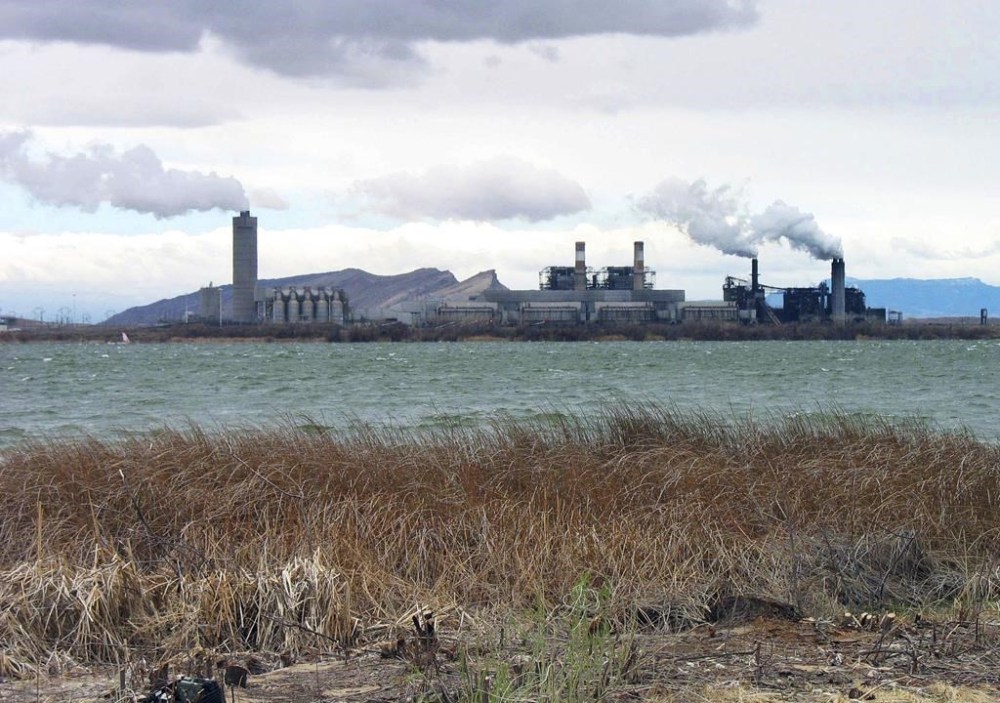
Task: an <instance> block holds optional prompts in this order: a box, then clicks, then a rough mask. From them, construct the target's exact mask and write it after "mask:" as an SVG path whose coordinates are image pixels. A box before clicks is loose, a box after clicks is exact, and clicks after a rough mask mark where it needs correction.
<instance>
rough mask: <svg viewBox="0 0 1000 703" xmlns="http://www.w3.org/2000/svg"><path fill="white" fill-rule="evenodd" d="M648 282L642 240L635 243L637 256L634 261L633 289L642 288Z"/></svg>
mask: <svg viewBox="0 0 1000 703" xmlns="http://www.w3.org/2000/svg"><path fill="white" fill-rule="evenodd" d="M645 283H646V254H645V252H644V251H643V244H642V242H636V243H635V257H634V260H633V263H632V290H642V289H643V288H645Z"/></svg>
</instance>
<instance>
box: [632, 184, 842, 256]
mask: <svg viewBox="0 0 1000 703" xmlns="http://www.w3.org/2000/svg"><path fill="white" fill-rule="evenodd" d="M636 206H637V208H638V209H639V210H640V211H641V212H644V213H646V214H648V215H652V216H653V217H655V218H657V219H661V220H664V221H666V222H669V223H670V224H672V225H674V226H676V227H677V228H678V229H680V230H681V231H682V232H684V233H686V234H687V235H688V236H689V237H691V239H692V240H693V241H695V242H697V243H698V244H703V245H706V246H712V247H715V248H716V249H718V250H719V251H721V252H722V253H723V254H731V255H733V256H743V257H753V256H757V247H758V246H759V245H761V244H763V243H765V242H779V241H785V242H787V243H788V244H789V246H791V247H792V248H793V249H797V250H799V251H804V252H807V253H808V254H809V255H810V256H812V257H813V258H816V259H833V258H836V257H840V256H843V246H842V244H841V241H840V239H838V238H837V237H834V236H832V235H830V234H827V233H826V232H824V231H823V230H822V229H820V227H819V225H818V224H817V222H816V218H815V217H814V216H813V215H811V214H810V213H807V212H801V211H800V210H799V209H798V208H796V207H793V206H791V205H788V204H786V203H785V202H783V201H781V200H776V201H775V202H774V203H772V204H771V205H769V206H768V207H767V208H766V209H765V210H764V211H763V212H761V213H759V214H756V215H752V214H750V213H749V212H748V210H747V207H746V205H745V203H744V202H743V200H742V194H741V193H740V192H739V191H738V190H736V189H734V188H732V187H731V186H728V185H723V186H720V187H718V188H715V189H711V188H709V187H708V184H706V183H705V181H704V180H703V179H698V180H696V181H694V182H693V183H688V182H687V181H684V180H681V179H679V178H672V179H668V180H665V181H663V182H661V183H660V184H659V185H658V186H656V188H654V189H653V191H652V192H650V193H649V194H647V195H645V196H644V197H642V198H640V199H639V201H638V202H637V203H636Z"/></svg>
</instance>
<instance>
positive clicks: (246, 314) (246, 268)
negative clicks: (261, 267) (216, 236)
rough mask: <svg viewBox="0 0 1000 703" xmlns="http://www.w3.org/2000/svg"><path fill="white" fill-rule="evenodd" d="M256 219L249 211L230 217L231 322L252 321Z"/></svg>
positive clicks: (254, 316) (254, 305)
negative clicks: (231, 235) (231, 253)
mask: <svg viewBox="0 0 1000 703" xmlns="http://www.w3.org/2000/svg"><path fill="white" fill-rule="evenodd" d="M256 289H257V218H256V217H251V216H250V211H249V210H243V211H242V212H240V215H239V217H234V218H233V314H232V319H233V322H256V321H257V320H258V319H259V318H258V316H257V302H256V300H255V295H254V294H255V292H256Z"/></svg>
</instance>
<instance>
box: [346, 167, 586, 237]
mask: <svg viewBox="0 0 1000 703" xmlns="http://www.w3.org/2000/svg"><path fill="white" fill-rule="evenodd" d="M354 191H355V192H356V193H359V194H361V195H363V196H365V197H366V198H367V199H369V200H370V201H371V202H372V204H373V209H374V210H375V211H377V212H380V213H382V214H385V215H390V216H392V217H401V218H414V217H415V218H424V217H427V218H433V219H438V220H477V221H483V222H485V221H493V220H509V219H523V220H527V221H529V222H540V221H542V220H550V219H552V218H554V217H558V216H559V215H569V214H573V213H576V212H581V211H583V210H588V209H589V208H590V199H589V198H588V197H587V194H586V193H585V192H584V190H583V188H582V187H581V186H580V184H579V183H577V182H576V181H573V180H571V179H569V178H567V177H566V176H563V175H562V174H560V173H558V172H556V171H553V170H550V169H540V168H537V167H535V166H533V165H532V164H529V163H527V162H525V161H521V160H519V159H513V158H507V157H500V158H496V159H491V160H489V161H483V162H479V163H476V164H472V165H469V166H436V167H434V168H432V169H430V170H428V171H426V172H425V173H423V174H420V175H412V174H407V173H397V174H390V175H387V176H382V177H379V178H373V179H370V180H366V181H359V182H358V183H356V184H355V185H354Z"/></svg>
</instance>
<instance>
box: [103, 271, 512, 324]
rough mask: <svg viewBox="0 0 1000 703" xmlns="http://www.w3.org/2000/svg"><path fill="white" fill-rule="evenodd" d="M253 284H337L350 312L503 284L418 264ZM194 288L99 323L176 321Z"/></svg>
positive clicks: (228, 288)
mask: <svg viewBox="0 0 1000 703" xmlns="http://www.w3.org/2000/svg"><path fill="white" fill-rule="evenodd" d="M257 285H258V287H259V288H287V287H295V288H305V287H309V288H321V287H329V288H339V289H342V290H344V291H345V292H346V293H347V299H348V303H349V305H350V306H351V308H352V309H355V310H372V309H376V308H387V307H391V306H393V305H398V304H400V303H402V302H405V301H409V300H438V299H439V300H468V299H469V298H470V297H472V296H474V295H478V294H479V293H481V292H483V291H484V290H489V289H496V288H499V289H502V290H506V289H507V287H506V286H504V285H503V284H502V283H500V280H499V279H498V278H497V275H496V271H495V270H493V269H488V270H486V271H480V272H479V273H477V274H475V275H474V276H470V277H469V278H467V279H465V280H462V281H459V280H458V279H457V278H455V275H454V274H453V273H451V272H450V271H443V270H441V269H436V268H419V269H414V270H413V271H410V272H407V273H400V274H392V275H379V274H374V273H369V272H368V271H364V270H362V269H358V268H347V269H342V270H340V271H326V272H322V273H306V274H297V275H295V276H285V277H283V278H262V279H259V280H258V281H257ZM218 288H219V291H220V295H221V297H222V307H223V310H224V311H225V310H227V309H228V308H229V306H230V305H231V304H232V293H233V291H232V285H230V284H225V285H222V286H218ZM200 306H201V297H200V293H199V291H194V292H191V293H185V294H182V295H178V296H175V297H173V298H163V299H161V300H157V301H155V302H153V303H149V304H147V305H138V306H134V307H131V308H129V309H127V310H124V311H122V312H120V313H118V314H117V315H113V316H111V317H109V318H108V319H107V320H105V324H113V325H151V324H156V323H158V322H164V321H179V320H183V319H185V317H186V316H187V315H188V314H194V315H197V314H198V313H199V311H200Z"/></svg>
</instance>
